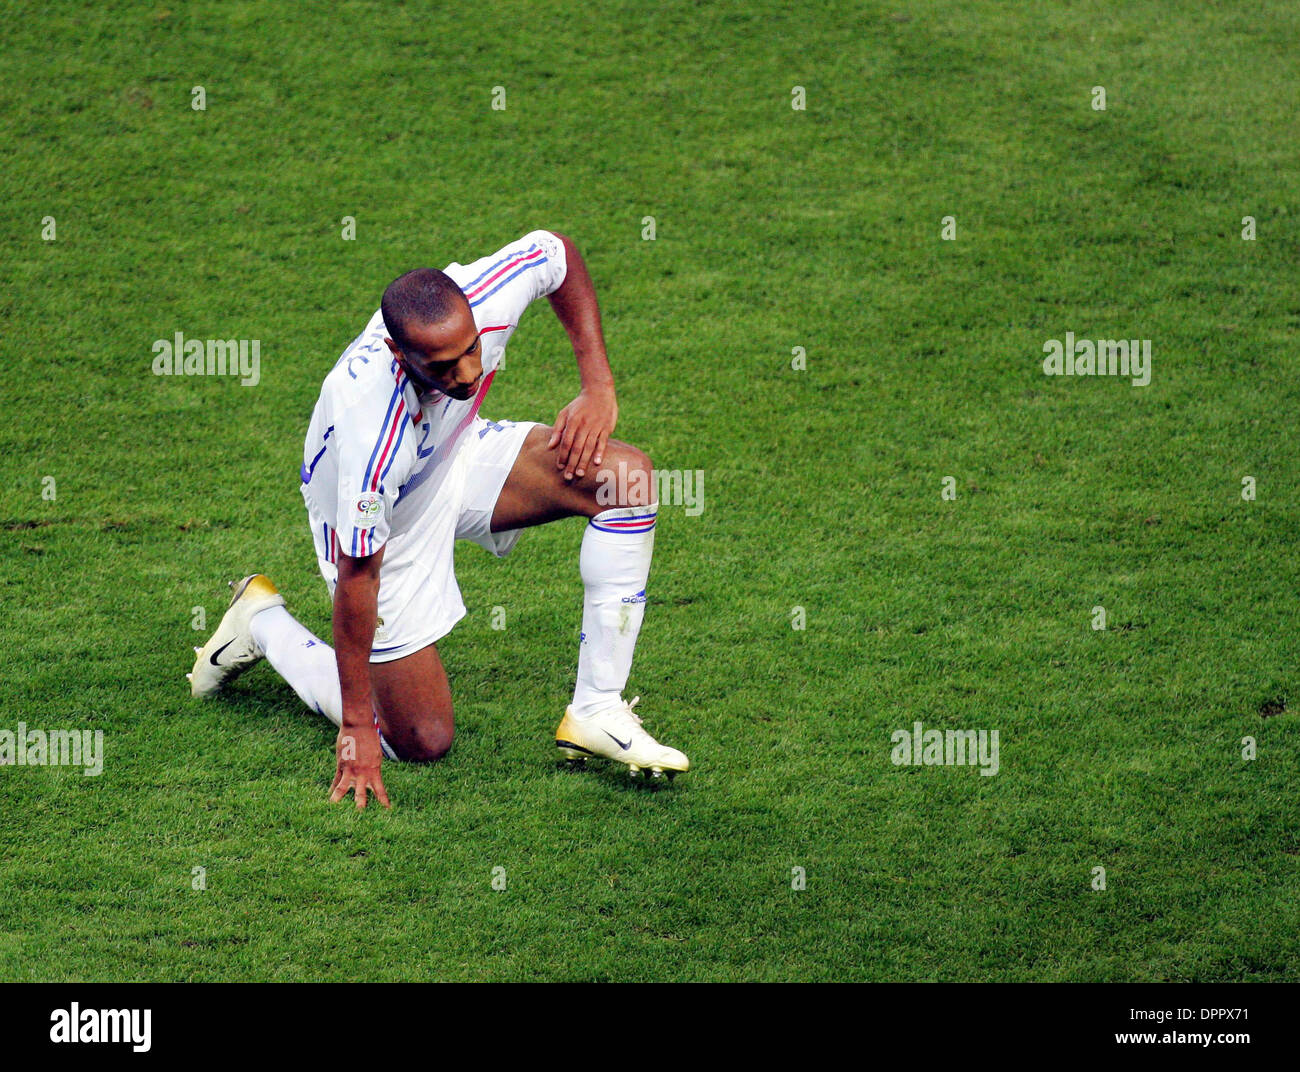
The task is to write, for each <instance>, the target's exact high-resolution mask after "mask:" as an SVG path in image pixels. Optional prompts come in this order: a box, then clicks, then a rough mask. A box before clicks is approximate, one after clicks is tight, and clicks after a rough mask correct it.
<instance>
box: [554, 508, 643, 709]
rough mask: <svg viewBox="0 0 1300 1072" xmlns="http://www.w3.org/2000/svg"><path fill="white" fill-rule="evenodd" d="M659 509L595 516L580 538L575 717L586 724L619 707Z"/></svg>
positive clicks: (624, 510)
mask: <svg viewBox="0 0 1300 1072" xmlns="http://www.w3.org/2000/svg"><path fill="white" fill-rule="evenodd" d="M658 512H659V504H658V503H654V504H652V505H651V506H622V507H618V508H616V509H613V510H606V511H604V513H600V514H597V515H596V516H595V517H593V518H592V519H591V520H590V521H589V522H588V524H587V530H586V532H584V533H583V535H582V551H581V553H580V555H579V557H578V566H579V569H580V571H581V573H582V583H583V587H584V588H585V590H586V594H585V596H584V598H583V601H582V639H581V642H580V644H579V646H578V681H577V685H576V686H575V687H574V690H573V716H574V717H575V718H579V719H584V718H590V717H591V716H592V715H595V714H598V713H599V712H601V711H603V710H605V709H606V708H609V707H612V706H614V705H615V704H617V703H618V702H619V699H620V697H621V696H622V693H623V686H624V685H626V684H627V676H628V674H629V673H631V670H632V655H633V652H634V651H635V650H636V638H637V634H638V633H639V632H640V631H641V619H642V618H643V617H644V615H645V588H646V580H647V579H648V578H649V576H650V557H651V554H652V553H653V551H654V546H655V518H656V516H657V515H658Z"/></svg>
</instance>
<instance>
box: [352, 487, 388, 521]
mask: <svg viewBox="0 0 1300 1072" xmlns="http://www.w3.org/2000/svg"><path fill="white" fill-rule="evenodd" d="M383 509H384V500H383V497H382V496H381V495H380V494H379V492H377V491H367V492H363V493H362V494H360V495H358V496H357V497H356V498H355V499H353V500H352V527H353V528H354V529H373V528H374V527H375V525H376V523H377V522H378V521H379V515H380V514H381V513H383Z"/></svg>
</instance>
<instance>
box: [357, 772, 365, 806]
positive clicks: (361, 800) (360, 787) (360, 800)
mask: <svg viewBox="0 0 1300 1072" xmlns="http://www.w3.org/2000/svg"><path fill="white" fill-rule="evenodd" d="M365 806H366V778H365V775H362V776H361V777H360V778H358V779H357V809H358V810H362V809H364V808H365Z"/></svg>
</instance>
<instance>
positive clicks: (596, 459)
mask: <svg viewBox="0 0 1300 1072" xmlns="http://www.w3.org/2000/svg"><path fill="white" fill-rule="evenodd" d="M608 442H609V433H608V432H601V433H600V435H599V436H597V437H596V453H595V454H593V455H592V456H591V464H592V465H599V464H600V463H601V462H602V461H604V460H605V444H606V443H608Z"/></svg>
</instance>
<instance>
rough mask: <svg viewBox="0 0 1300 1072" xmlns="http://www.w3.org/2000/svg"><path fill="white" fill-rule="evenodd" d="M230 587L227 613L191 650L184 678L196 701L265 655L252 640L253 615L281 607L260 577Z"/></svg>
mask: <svg viewBox="0 0 1300 1072" xmlns="http://www.w3.org/2000/svg"><path fill="white" fill-rule="evenodd" d="M230 587H231V588H233V589H234V590H235V594H234V595H233V596H231V597H230V609H229V610H227V611H226V613H225V615H224V616H223V617H222V619H221V624H220V625H218V626H217V631H216V632H215V633H213V634H212V636H211V638H210V639H209V640H208V642H207V643H206V644H204V645H203V647H201V648H195V649H194V656H195V658H194V669H193V670H192V671H191V672H190V673H188V674H186V675H185V677H186V678H187V679H188V680H189V683H190V692H191V693H193V694H194V695H195V696H198V697H204V696H211V695H212V694H213V693H215V692H216V691H217V690H218V689H220V688H221V686H222V685H224V684H225V683H226V682H227V681H233V680H234V679H235V678H237V677H238V676H239V675H240V674H242V673H243V672H244V671H245V670H247V669H248V668H249V667H250V666H252V665H253V664H254V663H256V662H258V661H259V660H260V659H261V658H262V657H263V656H264V655H265V654H266V653H265V652H264V651H262V649H261V648H259V647H258V646H257V641H255V640H254V639H253V631H252V628H251V623H252V621H253V615H254V614H256V613H257V612H258V611H260V610H266V608H267V607H283V606H284V596H282V595H280V593H279V592H278V591H277V590H276V587H275V585H273V584H272V583H271V581H270V579H269V578H268V577H266V576H265V575H263V574H261V573H254V574H252V575H251V576H248V577H245V578H244V579H243V580H242V581H231V582H230Z"/></svg>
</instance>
